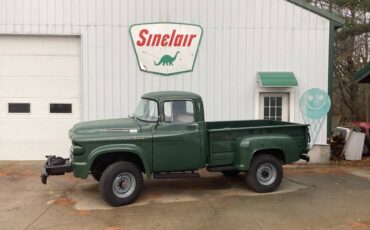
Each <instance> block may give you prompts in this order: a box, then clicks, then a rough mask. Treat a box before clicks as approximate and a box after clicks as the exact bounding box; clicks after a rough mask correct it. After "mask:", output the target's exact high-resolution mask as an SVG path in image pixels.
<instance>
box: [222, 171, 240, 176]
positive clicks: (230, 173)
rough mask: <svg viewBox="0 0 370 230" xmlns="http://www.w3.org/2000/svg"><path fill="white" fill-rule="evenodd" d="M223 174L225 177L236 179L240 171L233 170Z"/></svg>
mask: <svg viewBox="0 0 370 230" xmlns="http://www.w3.org/2000/svg"><path fill="white" fill-rule="evenodd" d="M221 172H222V174H224V176H225V177H236V176H238V175H239V173H240V172H239V171H236V170H232V171H221Z"/></svg>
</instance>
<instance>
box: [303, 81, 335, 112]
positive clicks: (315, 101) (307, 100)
mask: <svg viewBox="0 0 370 230" xmlns="http://www.w3.org/2000/svg"><path fill="white" fill-rule="evenodd" d="M300 106H301V110H302V113H303V115H304V116H305V117H307V118H310V119H320V118H323V117H325V116H326V114H327V113H328V112H329V110H330V107H331V100H330V97H329V95H328V94H327V93H326V92H325V91H324V90H322V89H318V88H313V89H309V90H307V91H306V92H305V93H304V94H303V96H302V97H301V100H300Z"/></svg>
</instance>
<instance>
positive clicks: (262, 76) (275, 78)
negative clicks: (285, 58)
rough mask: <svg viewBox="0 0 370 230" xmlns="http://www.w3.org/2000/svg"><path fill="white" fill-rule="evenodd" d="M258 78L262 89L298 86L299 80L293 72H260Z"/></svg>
mask: <svg viewBox="0 0 370 230" xmlns="http://www.w3.org/2000/svg"><path fill="white" fill-rule="evenodd" d="M258 77H259V82H260V86H261V87H293V86H298V82H297V79H296V77H295V76H294V73H292V72H259V73H258Z"/></svg>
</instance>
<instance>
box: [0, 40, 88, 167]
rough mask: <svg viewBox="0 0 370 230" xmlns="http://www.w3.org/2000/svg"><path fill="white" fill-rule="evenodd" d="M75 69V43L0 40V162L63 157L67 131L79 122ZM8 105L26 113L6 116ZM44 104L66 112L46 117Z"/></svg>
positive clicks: (67, 144)
mask: <svg viewBox="0 0 370 230" xmlns="http://www.w3.org/2000/svg"><path fill="white" fill-rule="evenodd" d="M80 63H81V62H80V38H79V37H65V36H59V37H52V36H10V35H0V160H40V159H45V157H44V156H45V155H46V154H58V155H62V156H64V157H68V155H69V148H70V145H71V143H70V140H69V138H68V131H69V129H70V128H72V127H73V125H75V124H76V123H78V122H79V121H80V120H81V111H80V110H81V107H82V106H81V88H82V87H81V82H80V81H81V74H80ZM9 103H29V104H30V112H29V113H9V112H8V105H9ZM50 103H55V104H71V106H72V107H71V109H72V111H71V113H70V112H69V111H68V110H67V111H63V110H62V109H61V108H59V112H65V113H50ZM13 106H16V105H13ZM18 106H19V105H18ZM54 109H56V111H55V112H58V107H54ZM67 109H68V107H67ZM15 111H17V110H15ZM18 111H20V110H18Z"/></svg>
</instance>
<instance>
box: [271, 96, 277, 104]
mask: <svg viewBox="0 0 370 230" xmlns="http://www.w3.org/2000/svg"><path fill="white" fill-rule="evenodd" d="M270 105H271V106H276V97H271V104H270Z"/></svg>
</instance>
